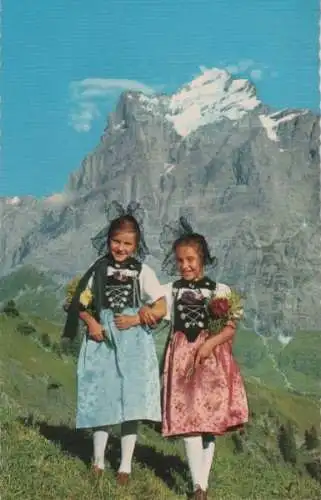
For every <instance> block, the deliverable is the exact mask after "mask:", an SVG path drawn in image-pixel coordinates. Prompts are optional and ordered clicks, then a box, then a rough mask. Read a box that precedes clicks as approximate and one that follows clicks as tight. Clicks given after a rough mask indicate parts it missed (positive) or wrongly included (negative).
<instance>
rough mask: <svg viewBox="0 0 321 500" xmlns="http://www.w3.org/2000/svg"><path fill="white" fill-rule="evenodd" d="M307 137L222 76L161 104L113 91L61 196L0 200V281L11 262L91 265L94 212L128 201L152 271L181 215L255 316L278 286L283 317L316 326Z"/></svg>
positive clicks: (292, 116)
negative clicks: (137, 214) (141, 210)
mask: <svg viewBox="0 0 321 500" xmlns="http://www.w3.org/2000/svg"><path fill="white" fill-rule="evenodd" d="M319 137H320V129H319V121H318V117H317V116H315V115H314V114H313V113H312V112H310V111H307V110H293V109H284V110H275V109H270V108H269V107H268V106H266V105H265V104H264V103H263V102H261V100H260V99H259V97H258V95H257V91H256V89H255V87H254V85H252V84H251V83H250V82H248V81H247V80H243V79H236V78H233V77H232V76H231V75H229V74H228V73H227V72H226V71H223V70H218V69H212V70H204V71H203V72H202V74H201V75H200V76H198V77H197V78H195V79H194V80H193V81H192V82H190V83H188V84H186V85H184V86H183V87H182V88H181V89H179V90H178V91H177V92H176V93H175V94H173V95H164V94H161V95H145V94H143V93H141V92H134V91H130V92H125V93H123V94H122V96H121V97H120V99H119V102H118V104H117V106H116V109H115V111H114V112H113V113H111V115H110V116H109V119H108V123H107V126H106V129H105V130H104V132H103V135H102V137H101V139H100V142H99V144H98V145H97V147H96V148H95V150H94V151H92V152H90V153H89V154H88V155H87V156H86V157H85V158H84V160H83V162H82V164H81V165H80V168H79V169H78V170H77V171H76V172H74V173H73V174H72V175H71V176H70V179H69V181H68V183H67V185H66V188H65V190H64V191H63V192H62V193H57V194H55V195H53V196H52V197H49V198H46V199H41V200H35V199H32V198H21V199H19V202H17V198H14V199H12V201H11V202H8V199H7V198H0V220H1V233H0V249H1V253H0V259H1V260H0V268H1V272H2V274H3V273H6V272H9V271H10V269H12V268H14V267H15V266H17V265H19V264H21V263H30V264H33V265H36V266H37V267H39V268H42V269H46V268H48V269H51V270H52V271H55V272H58V273H65V274H66V275H71V274H74V273H75V272H79V271H81V270H82V269H84V268H85V267H86V266H87V265H88V264H89V263H90V262H91V261H92V260H93V259H94V258H95V253H94V251H93V249H92V248H91V244H90V238H91V237H92V236H94V235H95V234H96V232H98V231H99V230H100V229H101V227H103V226H104V225H105V223H106V219H105V214H104V210H105V207H106V204H108V203H109V202H110V201H112V200H114V199H117V200H118V201H120V202H123V203H127V202H129V201H130V200H131V199H136V200H139V201H140V202H141V203H142V204H143V206H144V207H145V209H146V223H145V226H146V229H145V230H146V237H147V241H148V243H149V246H150V248H151V250H152V254H153V264H154V265H155V266H156V267H157V266H158V265H159V259H160V258H161V253H160V250H159V243H158V236H159V232H160V229H161V227H162V226H163V224H165V223H166V222H168V221H170V220H172V219H175V218H177V217H178V215H180V214H188V215H189V216H190V217H192V218H194V224H196V227H197V230H198V231H203V232H204V233H205V234H207V235H208V238H209V240H210V242H211V244H212V246H213V249H214V251H215V252H216V254H217V256H218V258H219V267H218V269H217V278H218V279H225V280H227V281H228V282H231V283H234V282H235V283H239V284H241V285H242V286H244V288H245V289H246V290H247V291H249V290H250V294H252V295H253V297H252V306H253V307H256V308H261V309H262V310H266V311H267V315H268V314H270V313H269V311H270V312H271V307H272V306H273V307H274V305H272V303H268V302H264V301H265V299H266V300H267V296H269V297H275V296H276V295H277V292H275V290H276V288H277V287H280V286H281V285H280V283H281V282H282V280H283V283H285V282H286V284H285V285H284V286H283V285H282V286H283V287H286V288H287V289H288V290H292V291H291V292H289V294H288V295H287V300H288V301H290V299H291V300H292V299H293V301H294V302H295V301H296V302H295V305H294V303H293V304H292V305H291V306H290V305H288V306H287V307H288V309H289V311H290V310H291V311H292V313H293V310H294V308H296V313H295V314H296V315H299V316H300V321H301V323H302V322H303V323H304V321H305V320H304V317H305V315H306V311H307V310H308V311H309V314H308V315H306V316H307V317H309V318H308V321H310V322H311V321H312V319H311V318H312V316H311V314H312V315H313V314H314V319H313V321H314V323H315V322H320V319H319V314H318V315H317V316H316V314H315V312H313V304H314V301H315V300H317V301H318V300H320V299H321V297H319V295H320V294H321V290H320V287H319V285H318V283H319V282H320V276H319V274H320V272H321V265H320V264H321V262H320V263H319V261H318V258H319V257H320V256H319V253H320V252H318V248H319V242H320V239H319V233H318V231H319V229H318V227H319V226H318V224H319V216H320V209H319V207H320V200H319V196H320V169H319ZM13 200H15V201H13ZM307 255H309V256H310V257H309V258H308V259H307V258H306V257H305V256H307ZM319 260H320V259H319ZM262 263H263V264H264V265H263V264H262ZM262 266H263V267H262ZM286 269H291V272H290V271H289V272H290V275H288V274H289V273H287V272H286ZM294 270H296V271H295V272H294ZM291 273H292V274H291ZM276 276H277V279H276ZM293 276H295V278H293ZM300 276H301V278H302V280H303V281H304V285H303V281H302V283H301V284H300V287H301V288H300V293H301V296H298V297H297V296H296V293H297V292H295V293H294V292H293V290H294V288H293V287H296V288H295V289H296V290H297V289H298V283H300ZM303 278H304V279H303ZM318 280H319V281H318ZM294 281H295V284H294ZM253 287H254V289H253ZM269 287H272V288H271V290H273V293H272V292H271V293H270V295H269V294H268V293H266V290H267V288H269ZM291 287H292V288H291ZM312 290H313V294H312ZM271 294H272V295H271ZM312 295H313V297H312ZM284 297H285V294H284V293H283V298H284ZM295 297H296V298H295ZM302 297H305V298H302ZM254 299H255V300H256V301H257V300H259V301H260V304H259V305H257V306H255V305H254V302H255V300H254ZM318 304H319V302H318ZM273 314H275V315H277V314H278V313H276V312H275V313H273ZM289 316H290V313H289Z"/></svg>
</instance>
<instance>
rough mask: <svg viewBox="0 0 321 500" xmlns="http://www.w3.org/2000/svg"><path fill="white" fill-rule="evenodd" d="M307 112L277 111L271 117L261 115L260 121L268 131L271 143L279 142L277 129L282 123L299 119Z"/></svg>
mask: <svg viewBox="0 0 321 500" xmlns="http://www.w3.org/2000/svg"><path fill="white" fill-rule="evenodd" d="M305 113H306V112H303V113H302V112H290V111H288V110H282V111H277V112H276V113H272V114H271V115H259V119H260V121H261V124H262V126H263V128H264V129H265V131H266V134H267V136H268V138H269V139H270V140H271V141H274V142H278V141H279V140H280V139H279V137H278V135H277V129H278V127H279V125H280V124H281V123H285V122H288V121H291V120H293V119H294V118H297V117H298V116H300V115H302V114H305Z"/></svg>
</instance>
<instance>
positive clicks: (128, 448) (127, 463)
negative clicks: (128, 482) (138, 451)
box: [118, 421, 138, 474]
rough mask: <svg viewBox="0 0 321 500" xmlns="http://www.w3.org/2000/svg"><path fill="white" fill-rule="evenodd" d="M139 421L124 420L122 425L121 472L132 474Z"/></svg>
mask: <svg viewBox="0 0 321 500" xmlns="http://www.w3.org/2000/svg"><path fill="white" fill-rule="evenodd" d="M137 429H138V422H136V421H131V422H124V423H123V424H122V426H121V461H120V466H119V470H118V471H119V472H125V473H126V474H130V473H131V471H132V459H133V454H134V449H135V445H136V440H137Z"/></svg>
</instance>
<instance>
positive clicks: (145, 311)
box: [139, 306, 157, 326]
mask: <svg viewBox="0 0 321 500" xmlns="http://www.w3.org/2000/svg"><path fill="white" fill-rule="evenodd" d="M139 317H140V321H141V323H142V324H144V325H148V326H154V325H156V323H157V318H156V316H155V315H154V313H153V311H152V309H151V308H150V307H148V306H143V307H142V308H141V309H140V310H139Z"/></svg>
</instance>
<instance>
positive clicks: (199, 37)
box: [0, 0, 319, 197]
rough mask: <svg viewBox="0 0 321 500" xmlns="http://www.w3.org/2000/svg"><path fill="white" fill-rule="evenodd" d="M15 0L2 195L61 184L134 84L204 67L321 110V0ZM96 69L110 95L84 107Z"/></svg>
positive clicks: (97, 84)
mask: <svg viewBox="0 0 321 500" xmlns="http://www.w3.org/2000/svg"><path fill="white" fill-rule="evenodd" d="M3 3H4V5H3V11H2V79H1V82H0V92H1V100H2V113H1V114H2V117H1V171H0V196H14V195H35V196H39V197H40V196H46V195H49V194H52V193H55V192H59V191H61V190H62V189H63V187H64V185H65V184H66V182H67V179H68V175H69V174H70V173H71V172H72V171H74V170H75V169H77V168H78V167H79V166H80V164H81V161H82V159H83V158H84V156H85V155H86V153H88V152H90V151H91V150H92V149H93V148H94V147H95V145H96V144H97V143H98V141H99V139H100V136H101V134H102V132H103V129H104V127H105V124H106V117H107V115H108V113H109V112H110V111H111V110H112V109H113V107H114V106H115V103H116V102H117V98H118V96H119V93H120V91H121V90H122V89H124V88H126V87H131V86H134V87H135V86H136V87H137V88H143V89H146V90H147V91H148V89H149V88H152V89H156V90H158V89H159V90H161V91H163V92H173V91H175V90H176V89H177V88H178V87H179V86H181V85H182V84H184V83H186V82H188V81H190V80H191V79H193V77H195V76H196V75H197V74H198V73H199V72H200V71H199V68H200V66H206V67H208V68H211V67H218V68H226V67H231V69H232V70H233V71H235V72H236V74H240V75H242V76H244V75H245V76H246V77H250V78H251V79H252V80H253V81H254V82H255V84H256V86H257V89H258V95H259V97H260V99H262V100H263V101H264V102H265V103H266V104H269V105H271V106H273V107H276V108H279V107H280V108H284V107H294V108H301V107H304V108H310V109H313V110H315V111H318V110H319V90H318V64H319V63H318V18H319V2H318V0H246V1H243V2H242V1H240V0H228V1H226V0H215V1H214V0H184V1H182V0H158V1H156V0H149V1H147V0H94V1H93V2H89V1H88V0H55V1H54V2H45V1H44V0H23V1H21V0H10V2H3ZM88 79H89V82H88V81H87V84H86V86H85V87H84V88H86V89H87V91H88V89H91V90H93V89H94V90H95V91H96V93H97V89H98V93H100V97H99V101H97V100H96V101H92V102H91V101H90V99H89V100H88V101H87V104H86V106H84V107H83V108H82V109H81V108H80V107H79V102H77V90H78V91H79V88H80V82H82V81H83V80H88ZM93 79H94V80H93ZM85 83H86V82H85ZM93 103H96V104H93Z"/></svg>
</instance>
